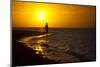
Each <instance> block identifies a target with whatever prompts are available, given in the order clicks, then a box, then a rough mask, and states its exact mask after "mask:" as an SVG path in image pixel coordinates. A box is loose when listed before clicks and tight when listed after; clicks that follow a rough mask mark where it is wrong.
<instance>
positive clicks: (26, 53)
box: [12, 30, 57, 66]
mask: <svg viewBox="0 0 100 67" xmlns="http://www.w3.org/2000/svg"><path fill="white" fill-rule="evenodd" d="M40 34H43V33H40V32H37V31H22V30H21V31H20V30H13V31H12V66H26V65H42V64H53V63H57V62H55V61H53V60H49V59H48V58H45V59H44V58H42V56H41V55H36V53H35V51H34V50H32V49H31V48H28V47H27V46H24V45H23V43H20V42H18V40H19V39H20V38H23V37H28V36H33V35H40Z"/></svg>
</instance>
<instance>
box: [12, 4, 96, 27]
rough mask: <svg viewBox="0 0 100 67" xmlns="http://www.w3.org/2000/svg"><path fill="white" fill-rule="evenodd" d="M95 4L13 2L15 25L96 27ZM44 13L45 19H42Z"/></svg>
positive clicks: (13, 24) (13, 22) (13, 21)
mask: <svg viewBox="0 0 100 67" xmlns="http://www.w3.org/2000/svg"><path fill="white" fill-rule="evenodd" d="M95 12H96V7H95V6H78V5H64V4H47V3H33V2H12V26H13V27H44V25H45V23H46V22H48V24H49V27H60V28H94V27H95V23H96V18H95V17H96V14H95ZM40 13H43V14H44V15H45V19H40V18H39V14H40Z"/></svg>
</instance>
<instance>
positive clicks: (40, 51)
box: [33, 44, 45, 54]
mask: <svg viewBox="0 0 100 67" xmlns="http://www.w3.org/2000/svg"><path fill="white" fill-rule="evenodd" d="M33 49H34V50H35V51H36V54H44V50H45V48H44V47H43V46H41V45H39V44H37V45H34V46H33Z"/></svg>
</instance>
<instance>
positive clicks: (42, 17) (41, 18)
mask: <svg viewBox="0 0 100 67" xmlns="http://www.w3.org/2000/svg"><path fill="white" fill-rule="evenodd" d="M38 18H39V19H40V20H45V13H44V12H40V13H38Z"/></svg>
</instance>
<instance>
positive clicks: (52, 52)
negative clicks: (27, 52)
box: [19, 29, 96, 62]
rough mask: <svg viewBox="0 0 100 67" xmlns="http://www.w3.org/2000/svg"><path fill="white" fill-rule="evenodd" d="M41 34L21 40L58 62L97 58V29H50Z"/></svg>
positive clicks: (44, 56)
mask: <svg viewBox="0 0 100 67" xmlns="http://www.w3.org/2000/svg"><path fill="white" fill-rule="evenodd" d="M39 36H40V37H39ZM39 36H30V37H25V38H21V39H20V40H19V42H22V43H25V46H27V47H29V48H32V49H33V50H35V51H36V54H42V55H43V58H49V59H50V60H54V61H56V62H75V61H84V60H86V59H88V60H93V59H95V49H96V47H95V46H96V43H95V29H49V33H48V34H43V35H39Z"/></svg>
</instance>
